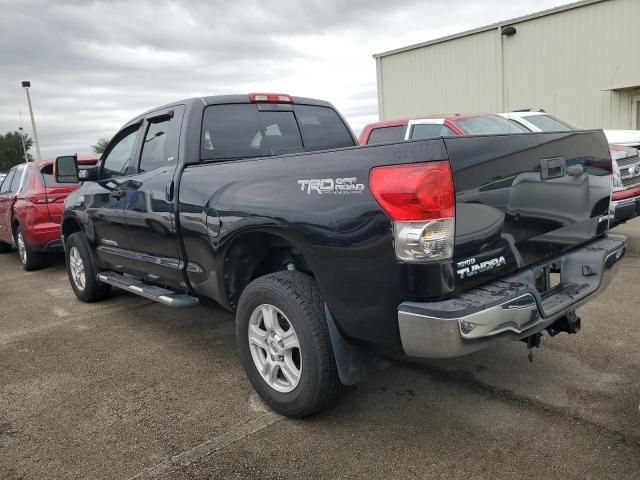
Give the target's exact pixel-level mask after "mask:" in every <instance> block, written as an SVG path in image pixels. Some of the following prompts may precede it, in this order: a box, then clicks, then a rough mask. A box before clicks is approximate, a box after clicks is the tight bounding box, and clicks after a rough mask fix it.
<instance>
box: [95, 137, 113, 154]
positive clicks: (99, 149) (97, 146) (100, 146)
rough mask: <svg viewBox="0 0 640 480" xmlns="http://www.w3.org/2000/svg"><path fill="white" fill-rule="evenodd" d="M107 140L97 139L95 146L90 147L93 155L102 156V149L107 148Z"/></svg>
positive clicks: (103, 138) (104, 138)
mask: <svg viewBox="0 0 640 480" xmlns="http://www.w3.org/2000/svg"><path fill="white" fill-rule="evenodd" d="M108 144H109V139H108V138H106V137H102V138H99V139H98V141H97V142H96V144H95V145H91V148H92V149H93V153H98V154H103V153H104V149H105V148H107V145H108Z"/></svg>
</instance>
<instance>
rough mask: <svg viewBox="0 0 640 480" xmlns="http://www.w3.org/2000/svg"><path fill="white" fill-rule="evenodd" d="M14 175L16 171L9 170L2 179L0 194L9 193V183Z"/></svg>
mask: <svg viewBox="0 0 640 480" xmlns="http://www.w3.org/2000/svg"><path fill="white" fill-rule="evenodd" d="M15 174H16V171H15V169H14V170H11V171H10V172H9V173H8V174H7V176H6V177H4V181H3V182H2V186H0V193H9V192H10V191H11V182H12V180H13V176H14V175H15Z"/></svg>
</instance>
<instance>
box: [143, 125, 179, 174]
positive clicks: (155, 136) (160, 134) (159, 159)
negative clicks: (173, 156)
mask: <svg viewBox="0 0 640 480" xmlns="http://www.w3.org/2000/svg"><path fill="white" fill-rule="evenodd" d="M170 123H171V118H169V117H165V118H164V119H160V120H153V121H151V122H150V123H149V127H148V128H147V134H146V135H145V138H144V143H143V144H142V156H141V157H140V171H141V172H150V171H151V170H155V169H156V168H159V167H163V166H165V165H167V164H168V163H169V162H168V160H167V156H166V154H165V144H166V142H167V135H168V133H169V124H170Z"/></svg>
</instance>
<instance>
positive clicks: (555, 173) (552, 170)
mask: <svg viewBox="0 0 640 480" xmlns="http://www.w3.org/2000/svg"><path fill="white" fill-rule="evenodd" d="M566 170H567V164H566V163H565V161H564V157H555V158H543V159H542V160H540V178H542V180H547V179H548V178H557V177H563V176H564V174H565V172H566Z"/></svg>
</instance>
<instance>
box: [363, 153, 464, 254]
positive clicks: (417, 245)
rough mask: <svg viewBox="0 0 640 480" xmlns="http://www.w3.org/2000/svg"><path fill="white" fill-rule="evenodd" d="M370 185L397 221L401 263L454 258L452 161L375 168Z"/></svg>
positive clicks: (398, 251) (377, 197)
mask: <svg viewBox="0 0 640 480" xmlns="http://www.w3.org/2000/svg"><path fill="white" fill-rule="evenodd" d="M369 184H370V188H371V192H372V193H373V196H374V197H375V199H376V200H377V202H378V203H379V204H380V206H381V207H382V209H383V210H384V211H385V212H386V213H387V215H389V217H391V219H392V220H393V230H394V236H395V250H396V257H397V258H398V259H399V260H402V261H406V262H430V261H440V260H447V259H450V258H452V257H453V244H454V235H455V194H454V188H453V177H452V175H451V167H450V166H449V162H448V161H437V162H427V163H412V164H405V165H390V166H385V167H375V168H373V169H372V170H371V175H370V178H369Z"/></svg>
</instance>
